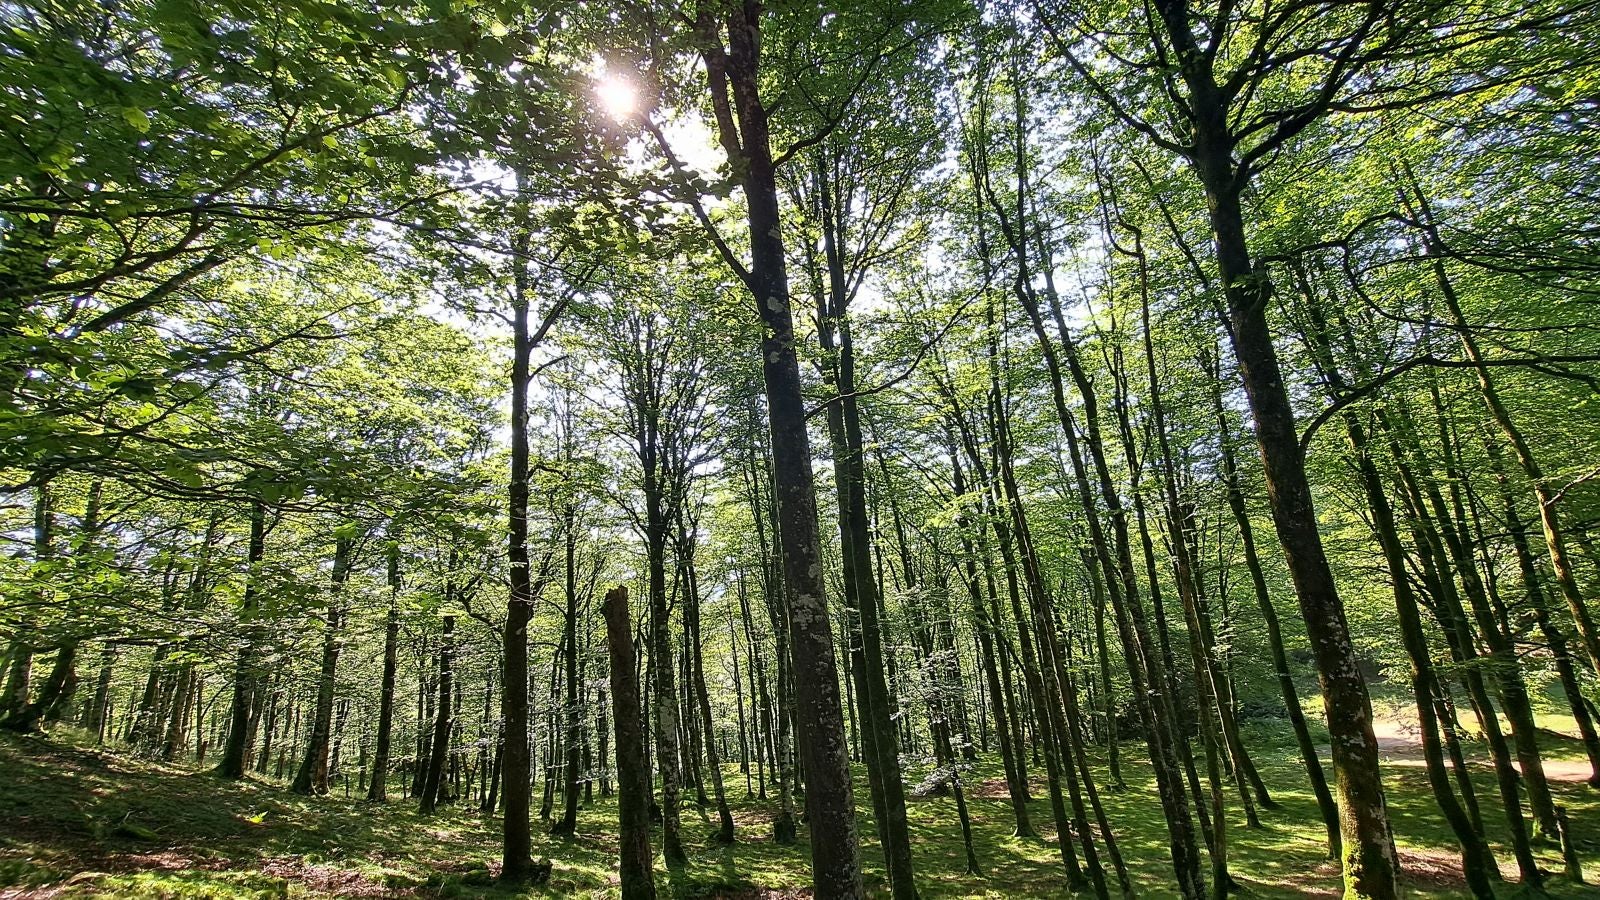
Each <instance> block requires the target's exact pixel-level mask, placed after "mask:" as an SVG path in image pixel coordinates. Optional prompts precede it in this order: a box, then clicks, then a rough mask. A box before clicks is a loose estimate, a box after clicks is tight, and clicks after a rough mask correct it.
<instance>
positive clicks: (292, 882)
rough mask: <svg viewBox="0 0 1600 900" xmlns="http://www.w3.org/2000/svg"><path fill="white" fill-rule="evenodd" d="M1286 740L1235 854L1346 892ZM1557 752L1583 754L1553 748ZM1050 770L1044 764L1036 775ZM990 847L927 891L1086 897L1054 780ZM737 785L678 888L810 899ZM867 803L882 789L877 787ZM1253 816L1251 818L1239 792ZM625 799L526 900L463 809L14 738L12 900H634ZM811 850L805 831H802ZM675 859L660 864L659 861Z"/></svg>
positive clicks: (1431, 875)
mask: <svg viewBox="0 0 1600 900" xmlns="http://www.w3.org/2000/svg"><path fill="white" fill-rule="evenodd" d="M1284 744H1285V742H1282V741H1275V740H1262V741H1261V743H1260V745H1259V748H1260V752H1259V758H1258V764H1259V765H1260V767H1261V768H1262V774H1263V776H1264V777H1265V778H1266V780H1267V782H1268V784H1269V785H1270V786H1271V787H1272V788H1273V790H1274V797H1275V799H1276V800H1277V801H1278V802H1279V803H1280V804H1281V805H1282V808H1281V809H1278V810H1274V811H1266V810H1263V811H1262V823H1263V827H1262V828H1260V829H1247V828H1245V827H1244V826H1243V823H1242V821H1235V822H1232V823H1230V829H1229V837H1230V844H1231V851H1230V857H1231V860H1232V866H1233V872H1234V877H1235V878H1236V879H1237V880H1238V881H1239V883H1240V886H1241V888H1242V889H1243V891H1244V894H1243V896H1250V897H1269V898H1277V897H1281V898H1308V897H1338V896H1339V893H1340V892H1339V884H1338V872H1337V870H1336V869H1335V868H1334V866H1333V865H1332V864H1331V863H1329V862H1328V861H1327V860H1326V859H1325V855H1324V852H1323V843H1322V840H1323V839H1322V829H1321V824H1320V820H1319V819H1318V817H1317V815H1316V806H1315V802H1314V800H1313V799H1312V797H1311V795H1310V792H1309V791H1308V790H1306V789H1304V787H1303V786H1302V784H1301V779H1300V778H1299V777H1298V774H1299V770H1298V763H1297V761H1296V758H1295V756H1294V754H1293V751H1292V749H1290V748H1289V747H1286V746H1284ZM1141 750H1142V748H1141V747H1139V746H1138V745H1137V744H1132V743H1130V744H1128V745H1127V746H1126V747H1125V750H1124V753H1123V757H1124V764H1123V765H1124V771H1125V774H1126V775H1127V776H1128V788H1127V789H1126V790H1122V791H1110V790H1105V787H1106V774H1105V772H1104V771H1103V769H1101V770H1097V772H1096V776H1097V778H1098V779H1099V782H1100V784H1101V787H1102V790H1103V795H1104V799H1105V801H1106V804H1107V807H1108V810H1109V813H1110V816H1111V820H1112V822H1113V825H1114V827H1115V828H1116V835H1117V839H1118V842H1119V844H1120V847H1121V849H1122V853H1123V855H1124V857H1125V858H1126V860H1127V863H1128V867H1129V869H1130V872H1131V874H1132V877H1133V880H1134V882H1135V890H1136V893H1137V894H1138V895H1139V896H1140V897H1166V896H1172V894H1173V892H1172V890H1171V888H1170V886H1169V885H1170V880H1171V879H1170V869H1169V868H1168V849H1169V841H1168V840H1167V836H1166V828H1165V825H1164V824H1163V821H1162V819H1161V810H1160V806H1159V804H1158V803H1157V802H1156V799H1155V796H1154V789H1153V787H1152V785H1151V782H1150V779H1149V777H1148V770H1147V769H1146V768H1145V767H1142V766H1140V765H1139V763H1138V758H1139V756H1140V755H1141ZM1551 750H1552V756H1562V755H1566V754H1569V753H1570V752H1571V748H1569V747H1555V746H1552V748H1551ZM1412 763H1413V761H1412V760H1409V759H1407V758H1405V754H1403V753H1402V754H1393V755H1392V758H1391V760H1390V764H1389V765H1388V767H1387V770H1386V772H1385V776H1386V779H1385V780H1386V785H1387V786H1388V791H1389V803H1390V807H1391V810H1392V813H1393V816H1394V822H1395V832H1396V836H1397V839H1398V845H1399V848H1400V851H1401V855H1402V858H1403V860H1404V863H1405V865H1406V869H1407V872H1406V884H1407V886H1408V889H1409V893H1410V895H1411V896H1427V897H1461V896H1466V892H1465V889H1464V886H1463V884H1462V882H1461V879H1460V873H1459V865H1458V862H1457V858H1456V854H1455V851H1454V847H1453V843H1452V841H1451V840H1450V836H1449V833H1448V831H1447V830H1446V829H1445V826H1444V825H1443V823H1442V822H1441V821H1440V820H1439V816H1438V814H1437V813H1436V811H1435V809H1434V806H1433V801H1432V798H1431V796H1430V795H1429V793H1428V789H1427V785H1426V782H1425V780H1424V777H1423V770H1422V769H1421V767H1420V766H1419V765H1414V764H1412ZM1041 768H1042V767H1035V769H1036V770H1039V769H1041ZM1476 775H1477V776H1478V777H1477V782H1478V790H1479V797H1480V799H1481V800H1482V802H1483V803H1484V816H1485V820H1486V823H1485V824H1486V826H1487V828H1488V830H1489V833H1490V837H1491V840H1494V841H1496V842H1497V844H1498V842H1499V841H1500V840H1501V836H1502V833H1503V831H1504V824H1503V822H1501V821H1500V815H1499V812H1498V810H1499V805H1498V802H1497V801H1496V800H1495V793H1494V785H1493V782H1492V779H1491V778H1490V773H1489V772H1488V771H1487V769H1486V768H1480V769H1479V770H1478V771H1477V773H1476ZM966 780H967V784H968V791H969V803H970V806H971V811H972V819H973V830H974V833H975V839H976V846H977V853H978V858H979V861H980V862H981V864H982V866H983V875H981V876H971V875H967V874H965V872H964V868H965V855H964V852H963V850H962V845H961V833H960V829H959V828H958V826H957V823H956V813H955V805H954V802H953V801H952V800H950V799H949V798H931V799H926V800H916V801H913V802H912V805H911V808H910V821H911V829H912V836H913V842H914V849H915V853H916V864H917V869H918V882H919V887H920V888H921V890H922V893H923V895H924V896H925V897H929V898H940V897H985V898H1003V897H1054V896H1062V895H1064V894H1065V893H1066V891H1065V888H1064V882H1063V878H1062V876H1061V867H1060V862H1059V858H1058V857H1057V854H1056V848H1055V846H1054V843H1053V838H1054V829H1053V828H1052V827H1051V820H1050V813H1049V803H1048V799H1047V796H1048V795H1047V794H1046V793H1045V790H1044V784H1043V781H1042V778H1041V777H1040V776H1039V775H1038V774H1037V772H1036V776H1035V780H1034V798H1035V799H1034V801H1033V803H1032V805H1031V813H1032V816H1033V821H1034V825H1035V826H1036V827H1037V828H1038V829H1039V831H1040V833H1041V839H1027V840H1024V839H1017V838H1013V837H1011V836H1010V833H1011V825H1012V817H1011V811H1010V804H1009V802H1008V801H1007V799H1006V796H1005V792H1004V781H1003V778H1002V776H1001V773H1000V771H999V766H998V763H997V762H996V761H992V760H986V761H985V762H984V763H983V764H981V765H979V766H978V768H977V769H976V770H975V771H973V772H971V773H969V774H968V775H967V777H966ZM728 783H729V787H730V790H733V792H734V795H735V798H736V802H735V817H736V820H737V824H738V834H739V841H738V843H736V844H735V845H734V846H732V847H722V846H719V845H717V844H716V843H714V841H713V840H712V834H713V832H714V830H715V821H714V813H711V812H710V811H706V812H704V813H702V812H701V811H700V810H697V809H696V808H695V807H694V806H693V805H692V804H691V805H690V806H689V807H688V808H687V809H686V810H685V813H684V823H685V831H686V835H685V836H686V838H687V840H688V843H689V847H690V856H691V859H692V863H691V865H690V867H689V868H688V870H687V871H685V872H683V873H676V874H671V875H669V874H668V873H667V872H666V871H665V869H664V868H662V869H661V870H660V871H659V873H658V874H659V877H660V883H661V884H662V885H664V886H666V887H667V890H666V891H664V892H663V893H664V894H666V895H668V896H673V897H680V898H696V897H705V898H713V897H730V898H754V897H796V896H805V895H806V894H807V892H806V890H805V888H806V885H807V884H808V883H809V877H808V867H807V854H806V848H805V846H804V844H803V843H802V844H799V845H795V846H779V845H777V844H774V843H773V842H772V841H771V839H770V828H769V823H770V821H771V818H770V810H771V805H770V804H769V803H766V802H762V801H757V800H754V799H745V798H744V787H743V785H744V779H743V777H742V776H738V775H732V774H730V777H729V779H728ZM1554 787H1555V789H1556V792H1557V796H1558V800H1559V802H1561V803H1562V804H1564V805H1565V806H1566V807H1567V810H1568V813H1569V816H1570V818H1571V821H1572V824H1573V828H1574V831H1575V833H1576V836H1577V840H1578V843H1579V846H1580V849H1581V851H1582V853H1583V855H1584V859H1585V862H1586V864H1587V867H1586V873H1585V874H1586V877H1587V879H1588V880H1589V881H1591V882H1594V881H1600V792H1596V791H1593V790H1590V789H1588V788H1586V787H1584V786H1583V785H1582V784H1578V783H1572V782H1562V783H1557V784H1556V785H1554ZM858 793H859V794H860V796H861V797H862V798H864V797H865V796H866V786H865V784H864V783H863V784H861V785H860V786H859V787H858ZM1230 802H1231V803H1233V804H1234V805H1233V807H1232V810H1233V812H1234V813H1235V816H1234V818H1235V819H1240V818H1241V817H1240V816H1239V815H1238V813H1239V809H1238V806H1237V801H1236V798H1234V797H1230ZM615 822H616V810H615V805H614V803H613V802H612V801H610V800H607V799H601V798H598V797H597V798H596V802H595V803H594V804H593V805H591V806H586V807H584V808H583V809H582V812H581V815H580V818H579V823H578V836H577V837H576V838H574V839H571V840H562V839H556V838H550V837H546V836H543V835H541V834H539V830H540V829H539V828H538V826H537V823H536V839H535V840H536V843H535V849H534V852H535V854H540V855H544V856H548V857H549V858H550V859H551V860H552V861H553V862H554V871H553V874H552V876H551V879H550V882H549V883H548V884H547V885H545V886H543V887H541V888H537V889H533V890H531V891H527V892H525V893H520V894H519V893H518V892H512V891H504V890H502V889H500V888H498V887H496V886H495V885H494V884H493V878H492V876H493V867H494V865H495V862H496V859H497V857H498V849H499V835H498V825H499V823H498V820H495V819H492V818H491V819H485V818H484V817H482V816H479V815H478V814H477V813H476V812H475V811H469V810H462V809H454V808H447V809H446V810H445V811H444V812H443V813H442V814H440V815H438V816H434V817H423V816H420V815H418V814H417V813H416V811H415V807H414V805H413V804H411V803H409V802H404V801H398V800H397V801H394V802H391V803H388V804H369V803H365V802H361V801H356V800H347V799H344V798H343V797H342V796H331V797H322V798H314V799H313V798H305V797H298V796H295V795H293V794H291V793H289V792H288V791H287V790H285V789H284V788H283V787H282V786H280V785H277V784H273V783H268V782H263V781H254V780H252V781H246V782H244V783H238V784H235V783H228V782H224V781H220V780H218V779H216V778H214V777H211V776H210V775H209V774H208V773H206V772H204V771H197V770H195V769H192V768H189V767H185V766H174V765H160V764H156V763H151V762H147V761H142V760H137V759H133V758H130V757H127V756H124V755H121V754H117V753H112V752H108V751H102V750H95V749H92V748H86V747H82V746H77V745H74V744H73V743H72V742H71V734H70V732H68V733H64V734H58V735H56V736H53V737H49V738H44V737H24V738H18V737H11V736H7V737H4V738H3V739H0V897H11V896H19V897H25V896H31V895H37V896H41V897H45V896H47V897H79V896H105V897H129V898H133V897H139V898H146V897H154V898H202V897H205V898H211V897H217V898H281V897H324V896H367V897H393V896H401V897H407V896H410V897H512V896H539V897H545V896H549V897H555V896H560V897H569V896H586V897H588V896H592V897H605V896H614V895H615V893H616V888H615V884H616V879H615V875H614V871H613V870H614V862H613V861H614V854H615V850H616V837H615V833H614V829H615ZM863 826H864V834H863V841H864V845H863V853H862V856H863V861H864V864H865V866H866V869H867V879H868V883H869V887H871V888H873V889H874V893H877V892H880V891H881V888H882V886H883V877H882V865H881V861H880V859H879V856H878V854H877V852H876V849H875V845H874V844H873V835H872V831H871V825H870V817H864V818H863ZM801 834H802V839H803V838H804V830H803V829H802V833H801ZM1498 849H1500V851H1501V852H1500V853H1499V857H1500V861H1501V864H1502V867H1503V868H1504V869H1505V872H1506V875H1507V879H1508V884H1507V887H1506V890H1505V892H1504V893H1505V895H1506V896H1508V897H1509V896H1512V895H1513V894H1514V893H1515V892H1516V889H1515V885H1512V884H1510V883H1509V881H1510V880H1511V879H1514V878H1515V870H1514V869H1513V868H1512V867H1511V865H1510V863H1511V860H1510V857H1509V854H1507V853H1505V852H1504V848H1503V845H1500V846H1499V847H1498ZM1540 858H1541V862H1542V863H1543V864H1544V866H1545V867H1546V868H1547V869H1549V870H1550V871H1551V872H1552V873H1553V876H1552V878H1551V880H1550V893H1551V894H1552V895H1553V896H1556V897H1571V898H1579V897H1588V898H1600V889H1597V888H1594V887H1589V886H1576V885H1569V884H1567V883H1565V882H1563V881H1562V880H1561V879H1560V877H1559V874H1557V873H1559V872H1560V869H1561V865H1560V857H1559V854H1558V853H1557V852H1556V849H1555V848H1554V847H1545V848H1542V849H1541V851H1540ZM658 865H659V863H658Z"/></svg>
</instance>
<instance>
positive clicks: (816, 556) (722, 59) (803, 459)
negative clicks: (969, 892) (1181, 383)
mask: <svg viewBox="0 0 1600 900" xmlns="http://www.w3.org/2000/svg"><path fill="white" fill-rule="evenodd" d="M701 9H702V10H703V13H702V16H701V22H700V26H701V28H700V30H701V33H702V37H703V38H705V39H706V40H705V44H706V46H704V47H703V48H702V50H703V52H704V54H705V58H706V68H707V75H708V81H709V84H710V86H711V91H712V93H713V95H714V96H713V104H714V106H716V108H717V109H718V110H719V111H720V112H719V114H718V126H719V132H720V134H721V136H722V139H723V140H722V143H723V145H724V147H725V148H729V149H730V150H732V151H733V152H736V153H737V154H738V157H739V158H737V159H733V158H730V160H729V162H730V163H733V164H734V170H735V171H736V172H738V173H739V174H740V180H741V182H742V187H743V188H744V195H745V201H746V215H747V221H748V226H749V239H750V269H749V272H748V273H747V277H746V284H747V286H748V287H749V289H750V292H751V294H752V295H753V296H754V299H755V301H756V305H757V306H758V307H759V309H760V315H761V319H762V322H763V324H764V325H765V326H766V329H765V334H764V335H763V338H762V344H761V358H762V375H763V380H764V381H765V384H766V390H767V409H768V413H769V427H770V431H771V447H772V458H773V487H774V500H775V501H776V507H777V518H778V526H779V532H780V537H781V541H780V544H781V548H782V553H783V557H782V558H783V568H784V571H783V575H784V578H783V582H784V587H785V599H786V600H787V603H786V607H787V620H788V621H787V624H788V630H789V635H790V653H791V654H792V657H793V662H794V665H793V666H792V667H791V676H792V679H793V685H794V699H795V704H794V706H795V709H796V711H797V715H796V716H795V722H796V726H797V728H798V730H799V731H800V734H799V738H800V745H801V747H803V748H804V752H803V759H804V767H803V768H804V770H805V777H806V782H807V783H806V813H807V819H808V822H809V825H810V830H811V862H812V866H811V868H812V879H813V885H814V889H815V892H816V896H817V897H818V898H819V900H836V898H857V897H861V896H862V884H861V866H860V859H859V857H858V855H857V849H858V846H859V842H858V840H857V835H856V822H855V799H854V794H853V791H852V788H851V783H850V768H849V745H848V743H847V741H846V736H845V730H844V712H843V709H842V708H841V706H840V699H839V679H838V669H837V666H836V663H835V660H834V653H833V646H834V641H833V629H832V624H831V623H830V621H829V617H828V607H827V596H826V593H825V586H824V583H823V579H822V560H821V540H820V536H819V534H818V527H817V507H816V491H815V487H814V484H813V479H812V471H811V446H810V436H809V435H808V434H807V431H806V410H805V399H804V394H803V391H802V384H801V380H800V367H799V360H798V358H797V356H796V335H795V330H794V317H793V312H792V310H791V305H790V296H789V283H788V280H789V279H788V273H787V270H786V260H785V252H784V243H783V233H782V220H781V214H780V212H779V205H778V189H777V179H776V171H775V168H774V163H773V156H772V148H771V143H770V137H769V132H768V123H767V114H768V111H767V108H766V106H765V105H764V103H763V101H762V97H761V94H760V58H759V57H760V51H759V47H760V28H761V23H760V19H759V16H760V15H761V13H760V10H759V7H757V6H754V5H745V6H733V7H729V8H727V10H726V16H727V19H726V21H725V22H724V23H722V25H723V26H725V29H726V32H727V39H728V47H727V50H726V51H724V50H723V48H722V47H721V46H720V40H719V39H718V32H719V30H720V29H719V26H718V23H716V22H714V21H712V20H711V18H710V16H711V9H712V8H711V7H709V6H702V7H701ZM730 90H731V95H732V96H731V100H732V103H731V107H732V108H731V109H730V103H729V100H730V97H729V91H730ZM735 117H737V122H735ZM734 148H737V149H734Z"/></svg>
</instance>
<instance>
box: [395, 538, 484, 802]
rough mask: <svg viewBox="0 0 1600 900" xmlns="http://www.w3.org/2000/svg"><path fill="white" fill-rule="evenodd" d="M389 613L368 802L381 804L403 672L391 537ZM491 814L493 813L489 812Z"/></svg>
mask: <svg viewBox="0 0 1600 900" xmlns="http://www.w3.org/2000/svg"><path fill="white" fill-rule="evenodd" d="M388 557H389V559H388V563H389V567H388V568H389V572H388V580H389V612H388V615H387V616H385V617H384V629H383V681H382V685H381V687H379V689H378V737H377V741H376V746H375V747H374V748H373V752H372V778H371V780H370V781H368V782H367V799H368V800H371V801H373V802H375V803H382V802H384V801H385V800H388V799H389V744H390V742H391V740H392V738H393V732H394V683H395V676H396V674H397V672H398V670H399V668H400V542H399V536H398V535H390V543H389V552H388ZM488 811H489V812H492V811H493V810H488Z"/></svg>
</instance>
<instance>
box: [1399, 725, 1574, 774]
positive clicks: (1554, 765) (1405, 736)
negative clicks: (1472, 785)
mask: <svg viewBox="0 0 1600 900" xmlns="http://www.w3.org/2000/svg"><path fill="white" fill-rule="evenodd" d="M1372 730H1373V733H1374V734H1376V735H1377V738H1378V751H1379V755H1380V757H1381V758H1382V760H1383V764H1384V765H1388V766H1407V767H1417V768H1421V767H1423V766H1425V765H1426V763H1425V761H1424V760H1423V757H1422V742H1421V740H1420V739H1419V729H1418V726H1417V720H1416V714H1415V713H1414V712H1413V713H1412V714H1411V715H1409V716H1407V715H1405V714H1404V713H1402V712H1400V711H1398V710H1387V711H1384V710H1374V717H1373V721H1372ZM1540 730H1543V729H1540ZM1561 737H1564V738H1568V739H1569V740H1575V738H1573V737H1572V736H1571V735H1564V734H1563V735H1561ZM1472 761H1473V762H1475V763H1480V764H1482V765H1485V766H1487V765H1489V762H1488V761H1487V760H1484V759H1476V758H1475V759H1473V760H1472ZM1518 768H1519V769H1520V768H1521V767H1520V766H1519V767H1518ZM1544 774H1545V777H1546V778H1548V779H1549V780H1551V781H1569V782H1574V783H1582V782H1585V781H1587V780H1589V776H1590V775H1591V774H1593V773H1592V772H1591V771H1590V769H1589V763H1588V762H1587V761H1586V760H1582V759H1555V758H1550V757H1546V758H1545V760H1544Z"/></svg>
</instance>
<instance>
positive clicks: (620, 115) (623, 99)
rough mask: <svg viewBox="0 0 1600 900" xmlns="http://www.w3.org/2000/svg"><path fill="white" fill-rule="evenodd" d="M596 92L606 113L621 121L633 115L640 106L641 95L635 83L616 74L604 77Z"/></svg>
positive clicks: (596, 87) (596, 86)
mask: <svg viewBox="0 0 1600 900" xmlns="http://www.w3.org/2000/svg"><path fill="white" fill-rule="evenodd" d="M594 93H595V97H596V98H597V99H599V101H600V105H601V106H602V107H604V108H605V111H606V113H607V114H609V115H610V116H611V118H613V119H616V120H617V121H619V122H620V121H622V120H624V119H626V118H628V117H629V116H631V115H633V113H634V111H635V110H636V109H638V106H639V95H638V92H637V91H635V90H634V87H633V85H631V84H629V83H628V82H627V81H626V80H625V79H622V78H618V77H617V76H615V75H606V76H604V77H602V78H601V79H600V82H599V84H597V85H595V89H594Z"/></svg>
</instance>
